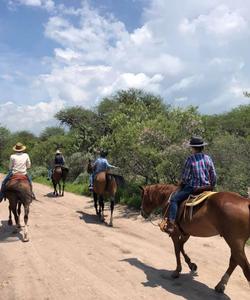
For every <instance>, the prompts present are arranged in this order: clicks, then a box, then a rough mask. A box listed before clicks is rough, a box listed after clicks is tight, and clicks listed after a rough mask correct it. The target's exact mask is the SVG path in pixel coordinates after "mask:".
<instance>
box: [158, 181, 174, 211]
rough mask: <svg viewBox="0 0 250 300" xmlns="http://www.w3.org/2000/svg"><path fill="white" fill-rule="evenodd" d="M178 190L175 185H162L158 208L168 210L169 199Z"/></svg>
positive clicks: (159, 190)
mask: <svg viewBox="0 0 250 300" xmlns="http://www.w3.org/2000/svg"><path fill="white" fill-rule="evenodd" d="M176 189H177V186H175V185H167V184H166V185H161V186H160V188H159V189H157V192H158V197H157V199H158V203H157V206H158V207H159V208H162V209H163V210H164V209H166V207H167V206H168V202H169V199H170V197H171V195H172V193H173V192H175V191H176Z"/></svg>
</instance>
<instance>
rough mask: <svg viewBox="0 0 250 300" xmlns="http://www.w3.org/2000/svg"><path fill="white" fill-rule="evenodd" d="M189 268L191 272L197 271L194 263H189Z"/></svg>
mask: <svg viewBox="0 0 250 300" xmlns="http://www.w3.org/2000/svg"><path fill="white" fill-rule="evenodd" d="M189 268H190V270H191V271H192V272H196V271H197V269H198V267H197V265H196V264H194V263H191V264H190V265H189Z"/></svg>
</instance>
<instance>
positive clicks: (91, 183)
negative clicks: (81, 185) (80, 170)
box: [89, 173, 96, 186]
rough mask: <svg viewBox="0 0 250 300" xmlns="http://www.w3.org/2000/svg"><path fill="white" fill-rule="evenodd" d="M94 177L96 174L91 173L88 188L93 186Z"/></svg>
mask: <svg viewBox="0 0 250 300" xmlns="http://www.w3.org/2000/svg"><path fill="white" fill-rule="evenodd" d="M95 176H96V173H92V174H91V175H90V176H89V185H90V186H93V185H94V180H95Z"/></svg>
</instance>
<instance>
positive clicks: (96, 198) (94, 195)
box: [93, 193, 99, 216]
mask: <svg viewBox="0 0 250 300" xmlns="http://www.w3.org/2000/svg"><path fill="white" fill-rule="evenodd" d="M93 197H94V206H95V212H96V215H97V216H98V215H99V212H98V209H97V201H98V197H97V194H96V193H93Z"/></svg>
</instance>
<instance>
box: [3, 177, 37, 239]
mask: <svg viewBox="0 0 250 300" xmlns="http://www.w3.org/2000/svg"><path fill="white" fill-rule="evenodd" d="M5 196H6V198H7V199H8V200H9V221H8V224H9V225H12V224H13V223H12V218H11V213H13V215H14V218H15V223H16V227H17V228H16V230H20V229H21V224H20V215H21V206H22V205H23V207H24V223H25V226H24V236H23V241H24V242H28V241H29V237H28V227H27V226H28V218H29V206H30V203H31V202H32V199H33V195H32V190H31V185H30V183H29V181H28V179H27V177H26V176H25V175H21V174H15V175H13V176H12V177H11V179H10V181H9V182H8V183H7V185H6V191H5Z"/></svg>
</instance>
